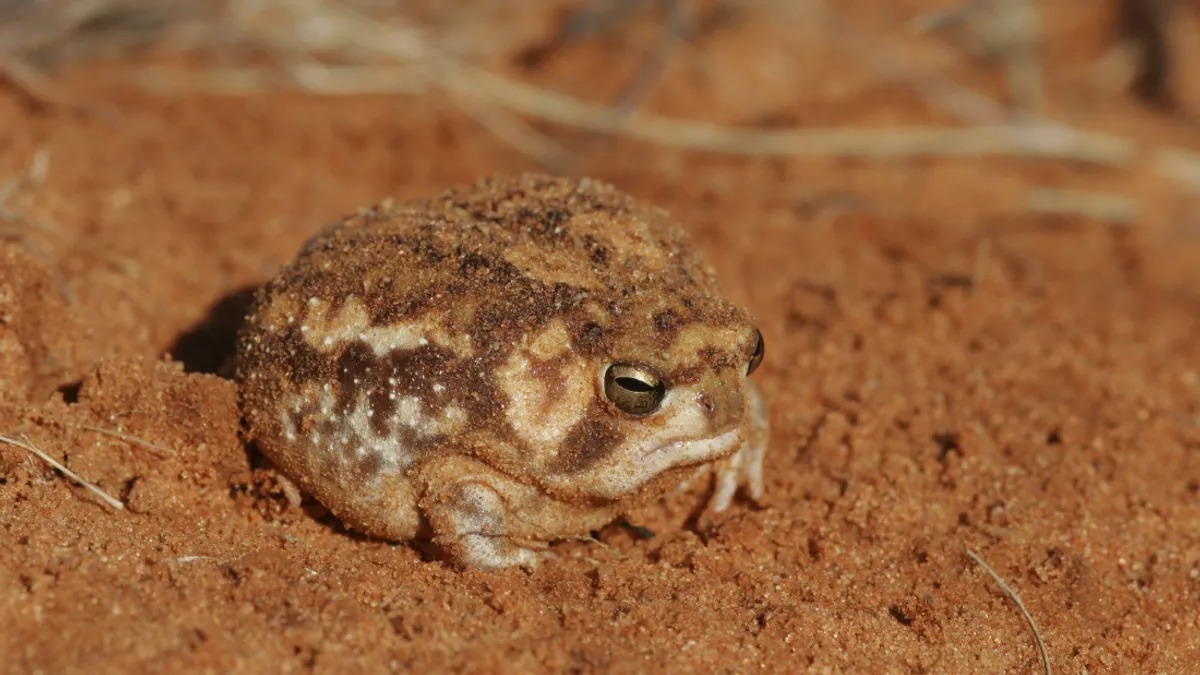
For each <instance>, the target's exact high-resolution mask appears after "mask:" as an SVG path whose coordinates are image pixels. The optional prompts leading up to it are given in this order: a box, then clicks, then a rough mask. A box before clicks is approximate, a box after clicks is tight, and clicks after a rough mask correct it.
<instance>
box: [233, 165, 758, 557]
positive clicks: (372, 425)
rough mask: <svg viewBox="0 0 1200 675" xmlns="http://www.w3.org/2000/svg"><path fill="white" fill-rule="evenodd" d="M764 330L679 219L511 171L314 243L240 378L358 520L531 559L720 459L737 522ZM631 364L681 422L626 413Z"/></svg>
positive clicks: (245, 339)
mask: <svg viewBox="0 0 1200 675" xmlns="http://www.w3.org/2000/svg"><path fill="white" fill-rule="evenodd" d="M758 339H759V338H758V336H757V331H756V330H755V328H754V327H753V325H752V323H751V322H750V320H749V317H748V316H747V314H746V313H745V312H744V311H743V310H741V309H739V308H737V307H735V306H733V305H731V304H730V303H728V302H727V301H725V300H724V299H722V298H721V296H720V295H719V293H718V290H717V285H716V280H715V278H714V275H713V272H712V270H711V269H710V268H709V267H708V266H707V264H706V263H705V262H704V261H703V260H702V258H701V257H700V255H699V253H698V252H697V251H696V250H695V249H694V248H693V247H692V245H691V244H690V243H689V241H688V240H687V239H686V237H685V235H684V233H683V232H682V231H681V230H680V229H679V228H677V227H676V226H675V225H673V224H672V223H671V222H670V221H669V219H668V217H667V215H666V214H665V213H664V212H662V211H661V210H658V209H656V208H653V207H651V206H648V205H646V204H642V203H639V202H637V201H635V200H634V199H633V198H631V197H629V196H628V195H626V194H624V193H622V192H620V191H618V190H617V189H615V188H613V187H611V186H608V185H604V184H600V183H597V182H595V181H587V180H584V181H579V182H575V181H569V180H566V179H559V178H552V177H548V176H543V175H524V176H519V177H495V178H491V179H487V180H483V181H480V182H479V183H476V184H474V185H471V186H465V187H461V188H457V189H453V190H450V191H447V192H446V193H444V194H443V195H441V196H440V197H437V198H433V199H429V200H425V201H419V202H414V203H408V204H401V205H395V206H393V205H390V204H385V205H381V206H378V207H375V208H372V209H369V210H363V211H360V212H359V213H358V214H356V215H354V216H351V217H349V218H347V219H345V220H344V221H342V222H340V223H337V224H335V225H333V226H331V227H329V228H327V229H326V230H325V231H323V232H322V233H320V234H319V235H318V236H316V237H315V238H313V239H312V240H311V241H310V242H309V243H308V244H307V245H306V246H305V247H304V249H303V250H302V251H301V252H300V254H299V256H298V257H297V259H296V260H295V261H294V262H293V264H291V265H290V266H288V267H286V268H285V269H283V270H282V271H281V272H280V273H279V275H278V276H277V277H276V278H275V279H273V280H272V281H271V282H270V283H268V284H267V285H266V286H265V287H263V288H262V289H261V290H260V292H259V294H258V296H257V299H256V303H255V306H254V308H253V309H252V310H251V313H250V315H249V316H248V317H247V322H246V324H245V327H244V328H243V331H242V333H241V337H240V343H239V354H238V379H239V387H240V397H241V405H242V409H243V412H244V415H245V418H246V423H247V427H248V430H249V433H250V435H251V437H252V438H253V439H254V441H255V442H256V443H257V445H258V447H259V448H260V449H261V450H262V452H263V453H264V454H265V455H266V456H267V457H269V458H270V459H271V460H272V461H274V462H275V463H276V464H277V465H278V467H279V468H280V469H281V470H282V471H283V472H284V473H285V474H286V475H288V476H289V477H290V478H292V479H293V480H295V481H296V482H297V483H298V484H299V485H300V486H301V487H302V488H303V489H304V490H306V491H307V492H309V493H311V494H312V495H313V496H315V497H316V498H317V499H318V500H319V501H320V502H322V503H323V504H325V505H326V506H327V507H328V508H330V509H331V510H332V511H333V512H334V513H335V514H336V515H338V517H339V518H341V519H342V520H343V521H344V522H345V523H346V524H347V525H348V526H350V527H353V528H356V529H359V530H361V531H363V532H366V533H368V534H371V535H375V536H380V537H384V538H389V539H401V540H402V539H411V538H414V537H427V536H432V537H433V539H434V540H435V541H437V542H438V543H440V544H441V545H442V546H443V548H444V549H445V550H446V551H447V552H448V553H449V555H450V556H451V557H453V558H455V559H457V560H458V561H459V562H462V563H464V564H470V565H478V566H482V567H502V566H506V565H512V564H522V565H530V564H534V563H535V562H536V560H537V556H536V555H535V554H534V551H535V550H536V549H538V548H541V547H543V546H544V544H545V542H548V541H551V540H553V539H557V538H562V537H569V536H574V535H578V534H582V533H586V532H587V531H589V530H591V529H594V528H596V527H599V526H601V525H603V524H604V523H606V522H608V521H610V520H612V519H613V518H614V517H615V516H616V515H617V514H618V513H619V512H620V510H621V508H622V507H623V506H625V505H626V502H627V500H628V499H629V498H630V497H631V495H633V494H635V493H637V492H639V488H641V487H643V486H645V485H646V484H647V483H648V482H650V481H651V480H652V479H654V478H656V477H659V476H661V475H662V474H664V473H666V472H669V471H672V470H678V469H679V468H680V467H682V466H689V465H696V464H708V463H714V462H715V463H717V467H716V468H717V469H718V483H719V485H718V496H717V497H715V500H716V501H718V502H720V503H719V504H718V506H719V507H720V508H724V506H725V505H727V504H728V502H729V498H730V497H731V496H732V493H733V491H734V490H735V489H736V488H737V487H738V485H741V484H743V483H746V484H748V486H749V488H750V491H751V493H752V494H754V495H757V494H758V493H760V492H761V482H762V481H761V461H762V452H763V448H764V445H765V435H766V427H765V416H764V414H763V411H762V407H761V402H760V401H759V399H758V395H757V393H756V391H755V390H754V388H753V386H752V385H751V384H750V383H749V382H748V381H747V380H746V374H747V365H748V363H749V361H750V359H751V356H752V354H753V352H754V350H755V347H756V341H757V340H758ZM612 363H634V364H637V365H638V366H639V367H642V368H646V369H648V370H649V371H650V372H652V373H654V374H656V375H657V376H659V377H660V378H661V380H662V381H663V382H664V384H666V386H667V392H668V393H667V396H666V398H665V399H664V401H663V403H662V405H661V407H660V409H659V410H657V411H655V412H654V413H652V414H649V415H645V416H636V415H630V414H628V413H626V412H624V411H623V410H621V409H620V408H619V407H618V406H617V405H614V402H613V401H612V400H610V399H609V398H608V397H606V395H605V393H604V385H603V375H604V372H605V371H606V369H607V368H608V366H609V365H610V364H612ZM656 449H657V452H656V451H655V450H656Z"/></svg>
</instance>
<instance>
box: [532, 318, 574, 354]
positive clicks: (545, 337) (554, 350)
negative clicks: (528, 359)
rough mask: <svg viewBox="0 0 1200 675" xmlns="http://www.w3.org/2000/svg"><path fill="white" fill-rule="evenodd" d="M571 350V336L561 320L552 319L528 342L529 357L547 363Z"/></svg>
mask: <svg viewBox="0 0 1200 675" xmlns="http://www.w3.org/2000/svg"><path fill="white" fill-rule="evenodd" d="M570 348H571V336H570V334H569V333H567V324H566V322H565V321H563V320H562V319H554V320H553V321H551V322H550V323H548V324H547V325H546V327H545V328H543V329H542V332H540V333H538V334H537V336H536V337H534V338H533V340H531V341H530V342H529V355H530V356H532V357H533V358H535V359H538V360H540V361H549V360H550V359H554V358H558V357H559V356H562V355H563V354H565V353H566V352H567V351H568V350H569V349H570Z"/></svg>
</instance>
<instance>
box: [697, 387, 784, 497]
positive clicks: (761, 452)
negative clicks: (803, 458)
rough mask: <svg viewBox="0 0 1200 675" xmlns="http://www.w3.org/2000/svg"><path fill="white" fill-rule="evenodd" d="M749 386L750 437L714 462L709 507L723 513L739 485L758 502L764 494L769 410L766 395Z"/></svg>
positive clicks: (748, 427)
mask: <svg viewBox="0 0 1200 675" xmlns="http://www.w3.org/2000/svg"><path fill="white" fill-rule="evenodd" d="M747 385H748V386H747V389H746V415H747V419H748V422H747V429H746V440H745V442H744V443H742V446H741V447H740V448H738V449H737V450H736V451H735V452H734V453H733V454H732V455H730V456H728V457H726V458H724V459H721V460H718V461H717V462H715V463H714V464H713V470H714V472H715V477H714V482H715V486H714V489H713V495H712V498H711V499H710V500H709V502H708V508H709V510H710V511H712V512H713V513H720V512H722V511H724V510H725V509H727V508H729V505H730V504H731V503H733V497H734V495H736V494H737V491H738V488H741V487H744V488H745V490H746V495H747V496H748V497H750V499H752V500H753V501H755V502H757V501H759V500H760V499H762V496H763V457H765V456H766V451H767V436H768V432H769V428H768V424H767V411H766V406H765V404H764V403H763V399H762V395H761V394H759V393H758V388H757V387H755V386H754V383H753V382H748V383H747Z"/></svg>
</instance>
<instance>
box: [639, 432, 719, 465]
mask: <svg viewBox="0 0 1200 675" xmlns="http://www.w3.org/2000/svg"><path fill="white" fill-rule="evenodd" d="M742 441H743V438H742V430H741V427H734V428H732V429H730V430H729V431H726V432H724V433H720V434H717V435H716V436H709V437H708V438H695V439H690V440H678V441H668V442H667V443H664V444H662V445H657V446H654V447H652V448H650V449H649V450H647V451H645V452H643V453H642V456H641V457H640V460H641V462H642V464H643V465H650V467H653V469H668V468H671V467H675V466H682V465H686V464H700V463H702V462H706V461H710V460H712V459H715V458H717V457H720V456H722V455H725V454H727V453H728V452H730V451H732V450H733V449H735V448H736V447H737V446H738V445H739V444H740V443H741V442H742Z"/></svg>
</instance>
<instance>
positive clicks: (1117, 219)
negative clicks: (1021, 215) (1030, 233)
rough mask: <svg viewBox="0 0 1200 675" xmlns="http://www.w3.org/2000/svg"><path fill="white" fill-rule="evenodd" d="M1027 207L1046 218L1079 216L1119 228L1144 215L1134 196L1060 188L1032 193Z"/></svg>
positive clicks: (1036, 189)
mask: <svg viewBox="0 0 1200 675" xmlns="http://www.w3.org/2000/svg"><path fill="white" fill-rule="evenodd" d="M1025 206H1026V208H1028V209H1029V210H1031V211H1033V212H1034V213H1039V214H1043V215H1052V216H1078V217H1082V218H1088V219H1093V220H1100V221H1105V222H1109V223H1114V224H1117V225H1130V224H1132V223H1133V222H1134V221H1135V220H1137V218H1138V215H1139V212H1140V209H1139V206H1138V202H1137V201H1136V200H1134V199H1132V198H1130V197H1123V196H1121V195H1113V194H1104V193H1098V192H1083V191H1079V190H1064V189H1059V188H1034V189H1032V190H1030V191H1029V193H1028V194H1027V195H1026V198H1025Z"/></svg>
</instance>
